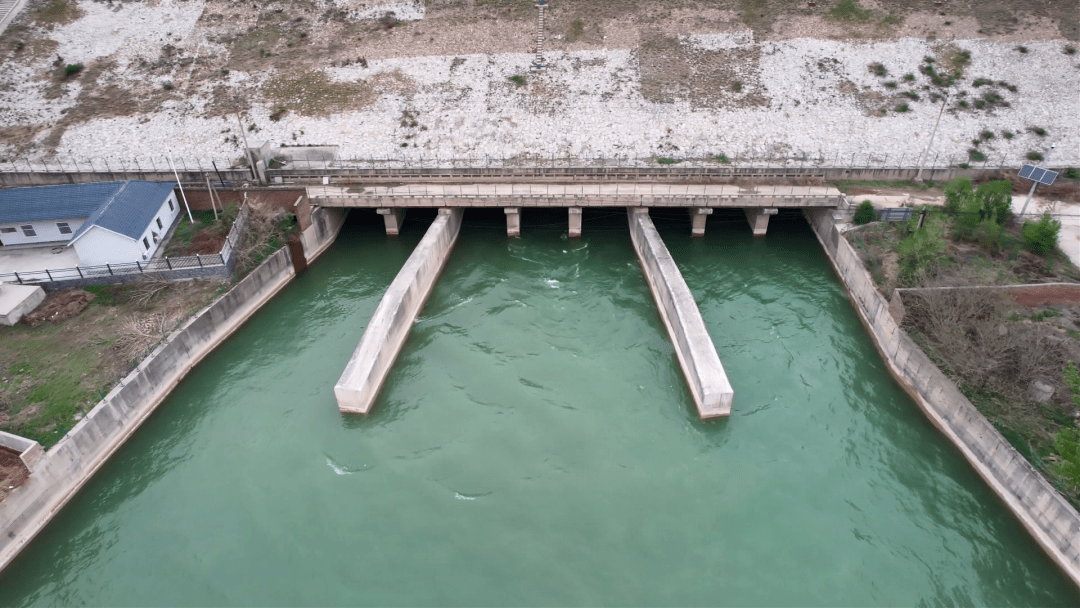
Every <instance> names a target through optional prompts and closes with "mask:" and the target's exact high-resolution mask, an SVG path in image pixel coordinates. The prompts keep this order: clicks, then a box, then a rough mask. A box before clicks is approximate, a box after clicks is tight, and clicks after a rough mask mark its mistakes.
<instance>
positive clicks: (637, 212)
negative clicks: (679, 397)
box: [627, 207, 734, 419]
mask: <svg viewBox="0 0 1080 608" xmlns="http://www.w3.org/2000/svg"><path fill="white" fill-rule="evenodd" d="M627 214H628V216H629V220H630V239H631V241H633V243H634V250H635V251H637V255H638V259H639V260H641V268H642V270H643V271H644V272H645V280H646V282H648V284H649V290H650V291H652V294H653V299H655V300H656V306H657V308H658V309H659V310H660V317H661V318H662V319H663V320H664V325H665V326H666V327H667V330H668V335H669V336H671V341H672V343H674V345H675V353H676V354H677V355H678V357H679V364H680V365H681V366H682V370H683V375H684V376H685V377H686V383H687V384H688V385H689V387H690V393H691V394H692V395H693V397H694V403H695V405H697V409H698V414H699V415H700V416H701V417H702V418H703V419H704V418H715V417H718V416H728V415H730V414H731V402H732V400H733V398H734V391H732V389H731V384H730V383H729V382H728V378H727V373H726V372H724V366H723V364H721V363H720V356H719V355H717V354H716V347H715V346H713V341H712V338H711V337H710V336H709V332H708V330H706V329H705V320H704V319H702V318H701V311H700V310H698V307H697V303H696V302H695V301H694V296H693V294H691V293H690V288H689V287H687V285H686V281H685V280H684V279H683V276H682V273H681V272H679V267H678V266H677V265H676V264H675V260H673V259H672V258H671V253H670V252H668V249H667V246H666V245H664V241H663V240H662V239H661V238H660V234H659V233H658V232H657V231H656V227H655V226H653V223H652V219H650V218H649V212H648V210H647V209H640V208H636V207H635V208H630V209H627Z"/></svg>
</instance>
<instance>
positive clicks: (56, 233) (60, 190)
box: [0, 181, 180, 266]
mask: <svg viewBox="0 0 1080 608" xmlns="http://www.w3.org/2000/svg"><path fill="white" fill-rule="evenodd" d="M178 215H180V205H179V203H178V202H177V200H176V195H175V194H174V193H173V184H172V183H159V182H140V181H127V182H105V183H94V184H70V185H63V186H40V187H35V188H12V189H9V190H0V246H11V245H65V246H69V247H72V248H73V249H74V250H75V252H76V253H77V254H78V256H79V261H80V263H81V264H82V265H84V266H97V265H102V264H120V263H125V262H126V263H131V262H135V261H143V260H148V259H150V258H151V257H153V256H154V254H155V253H156V252H157V250H158V247H159V246H160V244H161V241H162V239H164V237H165V233H166V232H168V230H169V228H170V227H171V226H172V224H173V222H174V221H175V220H176V218H177V216H178Z"/></svg>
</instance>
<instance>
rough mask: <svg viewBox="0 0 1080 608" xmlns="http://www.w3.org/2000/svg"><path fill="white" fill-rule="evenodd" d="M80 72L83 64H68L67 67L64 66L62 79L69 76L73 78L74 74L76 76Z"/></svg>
mask: <svg viewBox="0 0 1080 608" xmlns="http://www.w3.org/2000/svg"><path fill="white" fill-rule="evenodd" d="M81 71H83V64H81V63H69V64H68V65H66V66H64V78H67V77H69V76H74V75H75V74H78V73H79V72H81Z"/></svg>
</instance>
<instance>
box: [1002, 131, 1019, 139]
mask: <svg viewBox="0 0 1080 608" xmlns="http://www.w3.org/2000/svg"><path fill="white" fill-rule="evenodd" d="M1001 136H1002V137H1004V138H1005V139H1012V138H1014V137H1016V133H1013V132H1012V131H1004V132H1002V134H1001Z"/></svg>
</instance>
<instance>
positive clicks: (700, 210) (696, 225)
mask: <svg viewBox="0 0 1080 608" xmlns="http://www.w3.org/2000/svg"><path fill="white" fill-rule="evenodd" d="M710 215H712V208H711V207H691V208H690V235H691V236H705V220H706V219H707V218H708V217H709V216H710Z"/></svg>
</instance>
